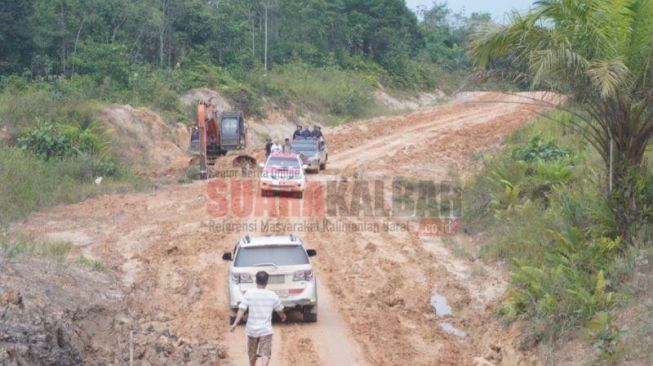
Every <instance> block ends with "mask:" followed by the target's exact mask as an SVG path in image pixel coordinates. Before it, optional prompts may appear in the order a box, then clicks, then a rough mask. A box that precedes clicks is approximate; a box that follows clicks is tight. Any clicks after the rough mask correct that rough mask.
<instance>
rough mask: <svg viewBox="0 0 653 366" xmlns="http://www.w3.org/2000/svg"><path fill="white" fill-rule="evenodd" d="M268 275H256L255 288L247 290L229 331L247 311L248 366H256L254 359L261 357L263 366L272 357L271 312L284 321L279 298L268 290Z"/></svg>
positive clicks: (233, 328) (265, 365)
mask: <svg viewBox="0 0 653 366" xmlns="http://www.w3.org/2000/svg"><path fill="white" fill-rule="evenodd" d="M268 277H269V275H268V273H267V272H265V271H260V272H258V273H257V274H256V288H255V289H251V290H247V292H245V294H244V295H243V300H242V301H241V302H240V304H239V305H238V314H237V315H236V320H235V321H234V323H233V324H232V325H231V328H230V329H229V330H230V331H231V332H233V331H234V330H235V329H236V326H237V325H238V323H240V321H241V320H242V318H243V316H244V315H245V311H246V310H249V315H248V316H247V325H246V326H245V334H247V354H248V356H249V364H250V366H255V365H256V359H257V358H258V357H261V361H262V362H263V365H264V366H267V365H268V364H269V363H270V356H271V355H272V311H276V312H277V314H279V317H280V318H281V321H282V322H285V321H286V314H285V313H284V312H283V305H282V304H281V301H280V300H279V296H277V294H275V293H274V292H272V291H270V290H266V289H265V287H266V286H267V285H268Z"/></svg>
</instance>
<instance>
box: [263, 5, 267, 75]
mask: <svg viewBox="0 0 653 366" xmlns="http://www.w3.org/2000/svg"><path fill="white" fill-rule="evenodd" d="M263 69H264V70H265V71H268V4H265V51H264V56H263Z"/></svg>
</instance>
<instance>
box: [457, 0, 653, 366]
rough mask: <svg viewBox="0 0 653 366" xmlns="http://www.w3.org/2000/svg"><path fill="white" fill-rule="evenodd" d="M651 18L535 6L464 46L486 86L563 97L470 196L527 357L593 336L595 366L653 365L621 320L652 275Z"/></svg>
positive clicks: (583, 5) (601, 3) (593, 7)
mask: <svg viewBox="0 0 653 366" xmlns="http://www.w3.org/2000/svg"><path fill="white" fill-rule="evenodd" d="M651 19H653V2H651V1H646V0H633V1H626V2H623V1H605V0H585V1H576V2H568V1H547V2H539V3H537V4H536V5H535V6H534V8H533V9H532V10H531V12H529V13H527V14H524V15H517V16H515V17H514V19H513V20H512V21H511V22H510V23H509V24H507V25H505V26H496V27H491V28H489V29H487V30H485V31H484V32H482V33H481V34H480V35H479V37H478V38H477V39H476V40H475V42H474V44H473V45H472V52H471V54H472V56H473V59H474V60H475V61H476V62H477V63H478V65H479V66H480V67H481V68H482V69H484V72H485V73H486V74H487V75H498V74H501V75H504V76H505V75H509V76H510V77H511V78H512V79H513V80H520V81H521V82H528V83H530V84H531V86H532V87H533V88H545V89H548V90H551V91H553V92H557V93H559V94H561V95H565V96H567V97H568V99H567V101H566V103H565V104H564V105H563V106H562V107H561V108H560V109H561V111H558V112H555V113H552V114H549V115H548V116H547V118H543V119H541V120H540V121H538V122H536V123H534V124H532V125H530V126H529V127H527V128H525V129H523V130H521V131H520V132H518V133H517V134H516V135H515V136H513V138H512V139H511V140H510V141H509V142H508V144H507V149H506V151H504V152H502V153H500V154H499V155H498V156H496V157H494V158H490V159H488V160H487V161H486V164H485V170H484V171H483V172H482V173H481V174H480V175H479V177H477V179H476V180H475V181H474V182H473V183H472V184H471V186H470V188H469V192H468V193H469V194H468V197H467V198H466V208H467V210H466V213H465V215H466V216H467V221H468V223H467V224H468V225H469V227H468V230H471V231H472V232H481V231H482V232H484V234H483V236H484V237H487V239H488V240H487V243H486V244H485V245H483V246H482V248H481V251H482V253H483V255H484V256H485V257H486V258H488V259H493V260H502V261H506V262H507V263H508V264H509V268H510V271H511V285H510V289H509V291H508V293H507V295H506V297H505V299H504V301H503V303H502V305H501V306H499V307H498V309H497V313H498V315H499V316H500V317H501V318H502V319H504V320H506V321H514V320H518V319H521V320H527V322H526V326H525V328H524V332H523V339H522V343H521V345H522V347H523V348H524V349H529V348H532V347H534V346H536V345H538V344H542V345H543V346H544V348H546V347H549V349H560V348H561V347H564V345H565V343H566V342H567V341H568V340H569V339H570V338H573V337H576V338H578V337H581V338H582V337H589V339H590V342H591V343H592V345H593V346H594V348H595V349H596V350H597V352H596V360H594V361H592V362H593V363H604V364H615V363H619V362H625V361H628V360H636V361H638V362H644V363H645V364H647V363H650V362H652V361H653V360H652V359H651V355H650V352H649V353H648V354H647V353H640V352H638V351H636V350H638V349H639V350H641V349H644V348H646V346H644V345H643V343H644V342H647V340H646V339H639V340H638V339H637V338H636V337H634V336H633V334H631V333H630V332H629V331H627V330H628V328H629V323H628V320H626V319H624V318H623V317H620V318H619V319H617V318H618V317H617V315H619V314H620V309H631V308H632V307H633V305H635V304H638V303H639V302H641V301H644V302H645V303H649V304H650V290H651V289H650V287H647V286H648V285H644V286H641V280H640V277H641V276H640V274H641V273H642V272H644V273H646V276H650V275H651V270H650V268H649V267H648V265H646V263H648V260H647V259H646V258H649V256H650V253H651V247H652V246H653V173H652V172H651V164H652V162H651V152H650V141H651V138H652V137H653V107H652V104H651V103H650V99H651V97H653V94H652V93H651V90H653V89H652V87H651V84H650V83H651V80H652V79H651V69H650V65H649V63H650V60H651V58H652V57H653V46H652V45H651V43H650V42H649V40H650V39H651V38H652V37H653V27H652V26H651V24H652V23H651V22H650V20H651ZM645 283H646V282H645ZM641 314H642V310H641V309H640V310H639V312H638V313H635V316H634V317H637V316H640V315H641ZM648 323H649V325H650V320H649V321H648ZM632 325H633V324H632V321H631V323H630V326H631V327H632ZM636 326H637V327H638V329H640V330H641V329H645V328H646V327H641V326H640V325H639V324H636ZM649 334H650V332H649ZM625 339H628V341H626V340H625ZM549 356H550V357H551V358H552V359H553V362H554V363H555V357H556V356H555V355H553V354H549Z"/></svg>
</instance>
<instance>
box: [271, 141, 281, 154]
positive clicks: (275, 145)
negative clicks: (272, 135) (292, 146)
mask: <svg viewBox="0 0 653 366" xmlns="http://www.w3.org/2000/svg"><path fill="white" fill-rule="evenodd" d="M270 150H271V151H272V152H273V153H274V152H281V150H283V148H282V147H281V145H279V143H277V142H276V141H275V142H274V143H273V144H272V147H271V148H270Z"/></svg>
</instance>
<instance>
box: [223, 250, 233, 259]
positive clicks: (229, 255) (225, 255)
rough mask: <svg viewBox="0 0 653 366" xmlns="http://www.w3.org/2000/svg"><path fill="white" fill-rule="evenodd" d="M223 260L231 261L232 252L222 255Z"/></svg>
mask: <svg viewBox="0 0 653 366" xmlns="http://www.w3.org/2000/svg"><path fill="white" fill-rule="evenodd" d="M222 260H225V261H231V260H232V258H231V252H224V254H223V255H222Z"/></svg>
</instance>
